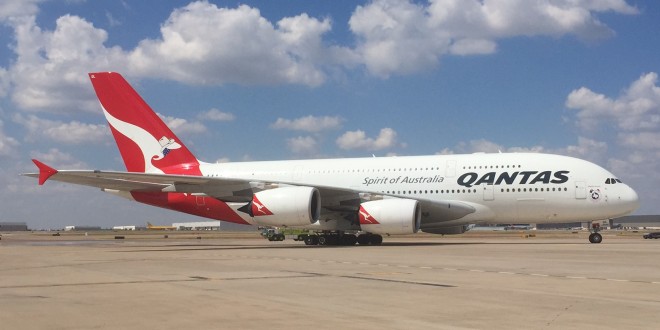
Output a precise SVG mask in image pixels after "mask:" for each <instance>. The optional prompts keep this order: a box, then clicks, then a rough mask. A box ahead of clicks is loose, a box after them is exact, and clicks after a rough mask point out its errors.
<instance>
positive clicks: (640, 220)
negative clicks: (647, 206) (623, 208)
mask: <svg viewBox="0 0 660 330" xmlns="http://www.w3.org/2000/svg"><path fill="white" fill-rule="evenodd" d="M612 222H613V227H614V228H618V227H620V228H638V229H660V215H629V216H625V217H621V218H616V219H613V220H612Z"/></svg>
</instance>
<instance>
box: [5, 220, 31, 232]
mask: <svg viewBox="0 0 660 330" xmlns="http://www.w3.org/2000/svg"><path fill="white" fill-rule="evenodd" d="M27 230H28V227H27V223H25V222H0V231H27Z"/></svg>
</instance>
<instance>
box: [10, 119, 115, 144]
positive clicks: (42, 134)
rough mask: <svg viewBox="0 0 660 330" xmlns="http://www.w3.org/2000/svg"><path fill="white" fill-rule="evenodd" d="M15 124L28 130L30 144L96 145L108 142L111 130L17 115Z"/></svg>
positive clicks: (27, 137) (103, 127)
mask: <svg viewBox="0 0 660 330" xmlns="http://www.w3.org/2000/svg"><path fill="white" fill-rule="evenodd" d="M13 120H14V122H16V123H18V124H20V125H23V126H24V127H25V129H26V130H27V136H26V140H27V141H30V142H39V141H47V142H49V143H50V142H57V143H63V144H72V145H73V144H95V143H100V142H102V141H105V140H107V138H108V135H109V130H108V128H107V127H106V126H105V125H96V124H85V123H81V122H79V121H72V122H69V123H65V122H61V121H57V120H48V119H43V118H39V117H37V116H35V115H27V116H23V115H20V114H16V115H15V116H14V118H13Z"/></svg>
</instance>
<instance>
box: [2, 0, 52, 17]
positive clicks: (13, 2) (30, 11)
mask: <svg viewBox="0 0 660 330" xmlns="http://www.w3.org/2000/svg"><path fill="white" fill-rule="evenodd" d="M43 1H44V0H3V1H2V2H0V22H2V21H3V20H7V19H10V18H12V17H21V16H27V15H34V14H36V13H37V12H39V6H38V4H39V3H40V2H43Z"/></svg>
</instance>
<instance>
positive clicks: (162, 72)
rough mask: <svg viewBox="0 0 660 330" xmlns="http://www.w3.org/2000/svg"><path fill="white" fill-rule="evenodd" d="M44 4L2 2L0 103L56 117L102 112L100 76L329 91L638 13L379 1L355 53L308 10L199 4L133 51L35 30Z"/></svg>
mask: <svg viewBox="0 0 660 330" xmlns="http://www.w3.org/2000/svg"><path fill="white" fill-rule="evenodd" d="M38 3H39V1H23V0H21V1H17V0H10V1H3V2H2V4H0V21H4V22H6V23H7V24H9V26H11V27H13V29H14V39H15V45H12V46H13V50H14V51H15V53H16V60H15V61H13V62H12V63H11V64H10V67H8V68H7V69H6V70H4V69H0V96H1V95H2V94H6V93H8V91H9V93H11V97H12V100H13V101H14V102H15V103H16V104H17V105H18V106H19V107H20V108H21V109H23V110H30V111H49V112H56V113H62V112H64V113H75V112H79V111H98V107H97V101H96V99H95V97H94V94H93V90H92V88H91V86H90V84H89V81H88V79H87V75H86V73H87V72H89V71H107V70H112V71H120V72H123V73H124V74H125V75H127V76H133V77H161V78H165V79H170V80H175V81H179V82H183V83H188V84H202V85H214V84H224V83H239V84H302V85H307V86H318V85H320V84H322V83H324V82H325V81H326V79H327V77H326V75H327V74H326V72H332V73H333V74H336V73H337V72H339V70H342V69H353V68H355V66H357V65H364V66H365V67H366V68H367V70H368V71H369V72H370V73H371V74H373V75H376V76H379V77H388V76H390V75H392V74H409V73H414V72H419V71H423V70H428V69H430V68H433V67H435V66H437V65H438V63H439V61H440V58H441V56H443V55H446V54H456V55H470V54H489V53H492V52H494V51H495V50H496V49H497V44H496V41H497V39H501V38H507V37H515V36H522V35H524V36H537V35H541V36H554V37H559V36H564V35H574V36H578V37H581V38H586V39H595V38H599V37H602V36H607V35H611V33H612V32H611V30H610V29H609V28H608V27H607V26H605V25H604V24H603V23H602V22H600V21H599V20H598V19H597V17H596V15H597V14H599V13H602V12H614V13H618V14H634V13H636V12H637V10H636V9H635V8H634V7H631V6H629V5H627V4H626V2H625V1H623V0H609V1H573V0H553V1H551V0H540V1H524V0H517V1H511V0H491V1H486V2H483V1H478V0H461V1H457V0H435V1H430V2H428V3H426V2H422V3H412V2H410V1H392V0H376V1H373V2H370V3H368V4H367V5H364V6H358V7H357V8H356V10H355V12H354V13H353V14H352V16H351V18H350V21H349V25H350V29H351V31H352V32H353V33H354V35H355V37H356V39H357V42H356V46H355V47H354V48H350V47H346V46H338V45H328V42H324V39H323V37H324V35H326V34H327V33H329V32H330V31H331V29H332V24H331V21H330V19H328V18H325V19H318V18H314V17H310V16H309V15H307V14H305V13H303V14H300V15H297V16H293V17H284V18H282V19H280V20H279V21H277V22H275V23H273V22H271V21H269V20H267V19H266V18H264V17H263V16H262V15H261V13H260V11H259V10H258V9H256V8H252V7H249V6H247V5H241V6H238V7H236V8H219V7H217V6H216V5H214V4H211V3H208V2H205V1H197V2H192V3H190V4H188V5H187V6H184V7H181V8H178V9H175V10H174V11H173V12H172V13H171V15H170V16H169V18H168V19H167V20H166V21H165V22H163V23H162V24H161V31H160V32H161V34H160V36H159V37H158V38H155V39H145V40H142V41H140V42H139V43H138V45H137V46H136V47H135V48H134V49H126V50H124V49H122V48H120V47H118V46H106V45H105V43H106V42H107V40H108V33H107V32H106V31H105V30H103V29H99V28H96V27H94V25H93V24H92V23H90V22H89V21H87V20H86V19H84V18H81V17H78V16H73V15H65V16H62V17H60V18H58V19H57V21H56V22H55V28H54V30H52V31H50V30H43V29H42V28H40V27H39V26H37V25H36V23H35V15H36V13H37V12H38V7H37V4H38ZM108 19H109V20H110V22H111V23H112V22H113V19H112V16H109V17H108ZM112 24H114V23H112ZM5 71H6V72H5ZM337 76H341V74H337Z"/></svg>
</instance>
